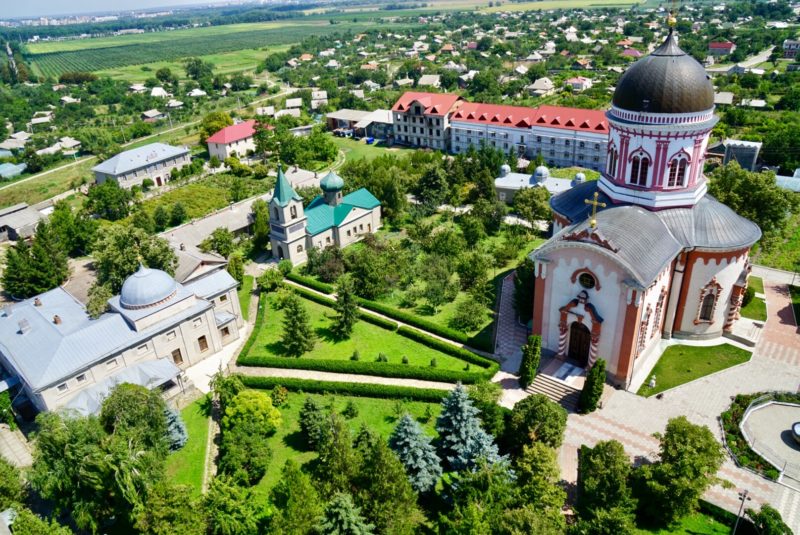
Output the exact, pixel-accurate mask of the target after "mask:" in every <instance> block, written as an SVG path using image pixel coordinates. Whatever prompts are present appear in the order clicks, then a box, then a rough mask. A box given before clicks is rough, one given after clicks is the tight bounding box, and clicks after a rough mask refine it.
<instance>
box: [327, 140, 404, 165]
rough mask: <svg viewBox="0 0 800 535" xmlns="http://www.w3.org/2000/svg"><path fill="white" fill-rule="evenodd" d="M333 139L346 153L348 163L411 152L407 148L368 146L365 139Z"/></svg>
mask: <svg viewBox="0 0 800 535" xmlns="http://www.w3.org/2000/svg"><path fill="white" fill-rule="evenodd" d="M332 137H333V142H334V143H336V146H337V147H339V149H340V150H341V151H342V152H344V155H345V158H346V160H347V161H351V160H360V159H361V158H366V159H367V160H374V159H375V158H377V157H378V156H382V155H384V154H395V155H401V154H403V153H406V152H408V151H409V150H411V149H407V148H405V147H392V148H387V147H385V146H383V145H380V146H377V145H367V143H366V141H364V140H363V139H351V138H346V137H336V136H332Z"/></svg>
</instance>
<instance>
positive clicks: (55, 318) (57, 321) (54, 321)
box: [53, 314, 61, 325]
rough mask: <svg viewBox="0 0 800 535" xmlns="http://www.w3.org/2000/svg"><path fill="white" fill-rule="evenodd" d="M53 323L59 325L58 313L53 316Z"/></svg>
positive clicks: (59, 317)
mask: <svg viewBox="0 0 800 535" xmlns="http://www.w3.org/2000/svg"><path fill="white" fill-rule="evenodd" d="M53 323H55V324H56V325H61V316H59V315H58V314H56V315H55V316H53Z"/></svg>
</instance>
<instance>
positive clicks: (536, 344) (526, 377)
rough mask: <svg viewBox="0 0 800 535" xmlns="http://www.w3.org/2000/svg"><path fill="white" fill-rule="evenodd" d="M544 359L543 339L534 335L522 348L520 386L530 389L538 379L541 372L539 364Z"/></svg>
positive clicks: (519, 373)
mask: <svg viewBox="0 0 800 535" xmlns="http://www.w3.org/2000/svg"><path fill="white" fill-rule="evenodd" d="M541 359H542V337H541V336H539V335H532V336H529V337H528V343H527V344H525V345H524V346H522V362H521V363H520V365H519V372H518V373H517V375H519V385H520V386H521V387H522V388H528V386H529V385H530V384H531V383H533V380H534V379H535V378H536V373H537V372H538V371H539V362H540V361H541Z"/></svg>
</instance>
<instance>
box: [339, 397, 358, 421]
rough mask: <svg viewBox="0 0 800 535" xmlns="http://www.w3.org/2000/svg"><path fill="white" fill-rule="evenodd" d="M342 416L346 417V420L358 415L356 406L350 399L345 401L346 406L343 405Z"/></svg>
mask: <svg viewBox="0 0 800 535" xmlns="http://www.w3.org/2000/svg"><path fill="white" fill-rule="evenodd" d="M342 416H344V417H345V418H347V419H348V420H352V419H353V418H355V417H356V416H358V407H357V406H356V404H355V403H354V402H353V400H352V399H351V400H350V401H348V402H347V406H345V408H344V410H343V411H342Z"/></svg>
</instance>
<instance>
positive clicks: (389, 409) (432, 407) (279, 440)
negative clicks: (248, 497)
mask: <svg viewBox="0 0 800 535" xmlns="http://www.w3.org/2000/svg"><path fill="white" fill-rule="evenodd" d="M306 396H311V397H313V398H316V399H319V400H321V401H322V404H323V405H324V406H327V405H329V404H330V403H331V402H333V408H334V410H335V411H336V412H339V413H341V412H342V410H343V409H344V408H345V406H346V405H347V403H348V401H352V402H353V403H354V404H355V405H356V407H357V408H358V416H356V417H355V418H353V419H351V420H347V423H348V424H349V426H350V430H351V431H352V432H353V434H354V435H355V433H357V432H358V430H359V428H360V427H361V426H362V425H366V426H367V427H369V429H371V430H372V431H374V432H375V433H377V434H378V435H380V436H381V437H382V438H384V439H386V438H388V437H389V435H390V434H391V433H392V431H393V430H394V427H395V425H397V412H396V410H397V409H401V410H402V412H408V413H409V414H411V415H412V416H413V417H415V418H417V419H418V420H420V419H423V417H424V415H425V413H426V411H428V410H429V413H430V414H431V419H430V421H428V422H421V423H422V426H423V428H424V429H425V431H426V432H427V433H428V434H429V435H430V436H435V435H436V431H435V430H434V427H433V426H434V423H435V421H436V417H437V416H438V415H439V411H440V409H441V407H440V405H439V404H438V403H424V402H420V401H400V400H394V399H380V398H363V397H349V396H333V395H330V394H326V395H321V394H302V393H295V392H292V393H290V394H289V400H288V402H287V404H286V405H284V406H283V407H280V411H281V416H282V418H283V425H281V427H280V428H279V429H278V432H277V433H275V435H273V436H272V437H270V439H269V441H268V443H269V447H270V449H271V450H272V459H271V460H270V464H269V467H268V468H267V474H266V475H265V476H264V478H263V479H262V480H261V482H260V483H259V484H258V485H257V486H256V488H255V490H256V494H257V495H258V497H265V496H266V495H267V493H268V492H269V490H270V489H271V488H272V487H273V486H274V485H275V483H277V482H278V480H279V479H280V477H281V469H282V468H283V465H284V464H286V461H287V460H289V459H292V460H293V461H295V462H296V463H298V464H301V465H302V464H306V463H308V462H309V461H311V460H312V459H314V458H315V457H316V456H317V454H316V453H314V452H313V451H308V450H306V448H305V447H304V446H305V445H304V444H303V441H302V437H301V435H300V422H299V419H300V408H301V407H302V406H303V401H304V400H305V398H306Z"/></svg>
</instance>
